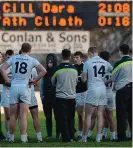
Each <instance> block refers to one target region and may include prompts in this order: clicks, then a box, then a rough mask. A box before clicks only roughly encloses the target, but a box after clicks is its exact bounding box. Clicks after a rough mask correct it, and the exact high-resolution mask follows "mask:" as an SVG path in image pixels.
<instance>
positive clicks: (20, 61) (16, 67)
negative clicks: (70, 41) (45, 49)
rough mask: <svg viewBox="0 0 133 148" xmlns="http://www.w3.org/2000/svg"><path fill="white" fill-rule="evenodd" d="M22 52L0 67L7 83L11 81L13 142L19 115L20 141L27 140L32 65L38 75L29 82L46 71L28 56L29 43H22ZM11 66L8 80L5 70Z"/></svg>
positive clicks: (32, 81) (39, 77)
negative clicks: (10, 76)
mask: <svg viewBox="0 0 133 148" xmlns="http://www.w3.org/2000/svg"><path fill="white" fill-rule="evenodd" d="M21 51H22V54H20V55H16V56H13V57H11V58H9V59H8V60H7V61H6V62H5V63H4V64H3V65H2V67H1V73H2V75H3V77H4V79H5V81H6V82H7V83H9V84H10V83H11V89H10V140H9V141H10V142H14V133H15V129H16V120H17V119H18V115H19V117H20V120H19V121H20V132H21V141H22V142H27V141H28V140H27V120H26V117H27V113H28V109H29V105H30V104H31V90H30V88H29V79H30V77H31V72H32V69H33V68H34V67H36V69H37V71H38V76H37V77H36V78H35V79H34V80H30V83H37V81H39V80H40V79H41V78H42V77H43V76H44V75H45V73H46V70H45V68H44V67H43V66H42V65H41V64H40V63H39V62H38V60H36V59H34V58H32V57H30V56H29V54H30V52H31V45H30V44H29V43H23V44H22V48H21ZM10 66H12V80H11V81H10V80H9V78H8V76H7V74H6V72H5V70H6V69H8V67H10Z"/></svg>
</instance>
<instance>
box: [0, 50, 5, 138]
mask: <svg viewBox="0 0 133 148" xmlns="http://www.w3.org/2000/svg"><path fill="white" fill-rule="evenodd" d="M2 62H3V56H2V53H1V52H0V66H1V65H2ZM3 83H4V80H3V77H2V75H1V73H0V140H4V139H5V136H4V134H3V132H2V122H1V93H2V91H3Z"/></svg>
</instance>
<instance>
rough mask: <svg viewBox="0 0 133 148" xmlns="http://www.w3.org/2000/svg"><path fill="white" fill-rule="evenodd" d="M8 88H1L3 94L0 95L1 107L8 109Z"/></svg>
mask: <svg viewBox="0 0 133 148" xmlns="http://www.w3.org/2000/svg"><path fill="white" fill-rule="evenodd" d="M9 97H10V87H7V86H3V92H2V93H1V106H3V107H8V108H9V107H10V98H9Z"/></svg>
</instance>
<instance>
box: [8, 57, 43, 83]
mask: <svg viewBox="0 0 133 148" xmlns="http://www.w3.org/2000/svg"><path fill="white" fill-rule="evenodd" d="M7 63H8V64H9V65H11V66H12V81H11V85H13V84H17V85H28V84H29V79H30V78H31V72H32V69H33V68H34V67H37V66H38V65H39V64H40V63H39V62H38V60H36V59H34V58H32V57H30V56H28V55H24V54H20V55H16V56H13V57H11V58H9V59H8V60H7Z"/></svg>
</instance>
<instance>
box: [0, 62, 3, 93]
mask: <svg viewBox="0 0 133 148" xmlns="http://www.w3.org/2000/svg"><path fill="white" fill-rule="evenodd" d="M1 66H2V64H0V67H1ZM2 91H3V85H2V84H0V93H1V92H2Z"/></svg>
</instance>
